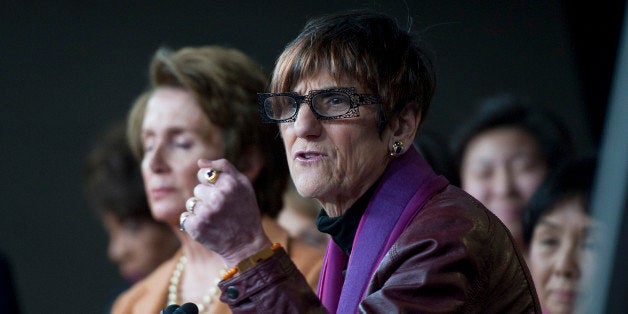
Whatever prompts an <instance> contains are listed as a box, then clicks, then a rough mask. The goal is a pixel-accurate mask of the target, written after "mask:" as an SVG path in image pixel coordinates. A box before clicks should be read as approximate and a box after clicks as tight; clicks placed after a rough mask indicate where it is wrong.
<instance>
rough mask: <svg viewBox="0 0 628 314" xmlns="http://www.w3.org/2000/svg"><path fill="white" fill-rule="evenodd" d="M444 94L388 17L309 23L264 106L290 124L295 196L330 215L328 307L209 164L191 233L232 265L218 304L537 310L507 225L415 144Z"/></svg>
mask: <svg viewBox="0 0 628 314" xmlns="http://www.w3.org/2000/svg"><path fill="white" fill-rule="evenodd" d="M434 88H435V79H434V74H433V71H432V65H431V63H430V61H429V60H428V58H427V57H426V56H425V54H424V52H423V51H422V50H421V49H420V48H419V46H418V45H417V43H416V41H415V40H414V39H413V38H412V36H411V35H410V34H409V33H408V32H407V31H405V30H403V29H401V28H400V27H399V26H398V25H397V24H396V23H395V21H394V20H393V19H391V18H389V17H388V16H385V15H381V14H376V13H369V12H350V13H347V14H336V15H327V16H323V17H319V18H316V19H314V20H312V21H310V22H309V23H308V24H307V25H306V26H305V29H304V30H303V31H302V33H301V34H300V35H299V36H298V37H297V38H296V39H295V40H294V41H293V42H291V43H290V44H289V45H288V46H287V48H286V49H285V50H284V52H283V53H282V54H281V56H280V57H279V59H278V61H277V65H276V67H275V70H274V73H273V77H272V82H271V86H270V89H271V93H262V94H259V95H258V101H259V105H260V114H261V116H262V119H263V120H265V121H269V122H275V123H278V124H279V129H280V136H281V138H282V139H283V142H284V146H285V153H286V156H287V160H288V166H289V169H290V174H291V176H292V179H293V181H294V183H295V186H296V188H297V190H298V191H299V193H300V194H301V195H303V196H306V197H311V198H316V199H317V200H318V201H319V202H320V203H321V204H322V205H323V209H322V210H321V212H320V214H319V216H318V219H317V226H318V229H319V230H321V231H322V232H326V233H329V234H330V235H331V240H330V243H329V246H328V250H327V254H326V257H325V261H324V266H323V270H322V271H321V281H320V282H319V286H318V297H317V296H316V295H315V294H314V293H313V292H312V291H309V289H308V286H307V284H306V282H305V280H304V278H303V276H302V275H301V274H299V272H298V271H297V270H296V268H295V266H294V264H293V263H292V262H291V261H290V259H289V257H288V256H287V255H286V253H285V252H284V250H283V249H282V248H280V247H279V246H278V245H272V246H271V244H272V243H271V241H270V240H269V239H268V237H267V236H266V235H265V234H264V232H263V230H262V229H261V227H260V226H259V214H258V210H257V209H256V204H255V202H254V199H253V198H252V197H250V190H251V188H250V185H249V184H247V182H246V180H244V177H243V175H242V174H240V173H239V172H238V171H236V170H235V168H234V167H233V166H232V165H231V164H229V163H228V162H227V161H225V160H213V161H212V160H200V161H199V167H200V170H199V172H198V179H199V181H200V184H199V185H197V186H196V188H195V191H194V192H195V193H194V195H195V197H196V199H197V200H199V202H198V203H197V206H196V209H195V211H194V213H193V214H184V216H183V226H184V228H185V230H186V231H187V232H188V233H189V234H190V235H191V236H192V238H194V239H196V240H197V241H199V242H201V243H203V244H204V245H205V246H206V247H208V248H210V249H212V250H214V251H216V252H218V253H219V254H221V255H222V257H223V259H224V260H225V263H226V264H227V266H228V267H230V270H229V271H228V272H227V274H226V275H225V276H224V277H223V280H222V281H221V282H220V283H219V287H220V289H221V291H222V296H221V300H223V301H224V302H226V303H228V304H229V306H230V307H231V309H232V310H233V311H234V312H236V313H237V312H260V313H309V312H316V313H318V312H326V311H329V312H332V313H355V312H358V311H359V312H368V313H416V312H424V313H425V312H439V313H443V312H450V313H451V312H457V313H460V312H464V313H467V312H482V313H512V312H540V308H539V304H538V299H537V297H536V292H535V290H534V286H533V285H532V282H531V279H530V274H529V272H528V269H527V266H526V265H525V262H524V259H523V257H522V256H521V255H520V254H519V253H518V251H517V250H516V249H515V245H514V243H513V241H512V238H511V237H510V234H509V233H508V230H507V229H506V227H505V226H504V225H503V224H502V223H501V222H500V221H499V219H497V217H495V215H493V214H491V213H490V212H489V211H488V210H487V209H486V208H485V207H484V206H482V205H481V204H480V203H479V202H477V201H476V200H474V199H473V198H472V197H471V196H469V195H468V194H466V193H465V192H463V191H462V190H460V189H458V188H456V187H454V186H452V185H450V184H449V183H448V181H447V180H446V179H445V178H444V177H442V176H438V175H436V174H435V173H434V172H433V171H432V169H431V168H430V167H429V165H428V164H427V163H426V162H425V160H424V159H423V158H422V157H421V156H420V155H419V153H418V152H417V151H416V150H415V149H414V147H413V146H412V142H413V139H414V136H415V134H416V132H417V129H418V127H419V126H420V124H421V122H422V121H424V120H425V117H426V115H427V109H428V107H429V104H430V101H431V98H432V95H433V92H434Z"/></svg>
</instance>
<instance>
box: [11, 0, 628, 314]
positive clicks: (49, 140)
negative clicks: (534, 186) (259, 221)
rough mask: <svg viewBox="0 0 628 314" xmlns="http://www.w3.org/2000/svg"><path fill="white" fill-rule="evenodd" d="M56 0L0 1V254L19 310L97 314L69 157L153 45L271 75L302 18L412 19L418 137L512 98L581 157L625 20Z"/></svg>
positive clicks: (132, 85) (505, 11) (605, 13)
mask: <svg viewBox="0 0 628 314" xmlns="http://www.w3.org/2000/svg"><path fill="white" fill-rule="evenodd" d="M55 2H56V3H53V2H52V1H51V2H50V3H48V2H44V3H35V2H33V1H17V0H15V1H6V0H5V1H3V2H0V79H1V81H0V109H1V111H0V113H1V114H0V140H1V142H0V143H1V145H2V146H1V148H0V156H1V159H0V161H1V168H0V170H1V172H0V189H1V192H0V193H1V194H0V197H1V200H2V208H1V209H0V210H1V211H2V212H1V219H0V249H1V250H2V251H3V252H4V253H5V255H7V257H8V259H9V261H10V262H11V264H12V266H13V275H14V279H15V281H16V285H17V287H16V288H17V290H18V291H17V292H18V295H19V300H20V303H21V306H22V309H23V310H24V311H25V313H65V312H75V313H101V312H102V311H103V310H102V309H103V308H104V307H105V305H106V303H107V302H108V301H109V299H110V298H111V297H112V295H113V294H114V293H115V292H116V291H117V290H116V289H117V287H119V286H120V285H121V284H122V282H121V279H120V278H119V277H118V275H117V272H116V269H115V268H114V267H113V266H112V265H110V264H109V263H108V261H107V258H106V253H105V249H106V236H105V233H104V231H103V229H102V227H101V225H100V222H99V221H98V220H97V219H96V218H95V217H94V216H93V215H92V214H91V212H89V210H88V209H87V208H86V205H85V201H84V199H83V197H82V194H81V193H82V191H81V177H80V171H81V163H82V160H83V158H84V156H85V153H86V152H87V150H88V149H89V147H90V145H91V143H92V141H93V140H94V138H95V136H96V135H97V134H98V133H99V132H101V131H102V130H103V129H104V128H105V127H106V126H108V125H109V123H110V122H111V121H113V120H115V119H120V118H123V117H124V116H125V114H126V111H127V109H128V107H129V105H130V104H131V102H132V101H133V99H134V97H135V96H137V95H138V94H139V93H140V92H141V91H142V90H143V88H144V87H145V86H146V77H147V64H148V61H149V59H150V57H151V55H152V53H153V52H154V51H155V50H156V49H157V48H158V47H160V46H168V47H171V48H175V49H177V48H180V47H182V46H186V45H206V44H219V45H226V46H231V47H235V48H239V49H241V50H243V51H244V52H245V53H247V54H249V55H250V56H251V57H253V58H254V59H255V60H257V61H259V62H260V63H261V64H262V65H263V66H264V67H266V69H268V70H270V69H272V67H273V64H274V59H275V57H276V56H277V55H278V54H279V52H280V51H281V50H282V48H283V46H284V45H285V44H286V43H287V42H288V41H289V40H291V39H292V38H294V36H295V35H296V34H297V33H298V32H299V30H300V29H301V27H302V26H303V24H304V22H305V20H306V18H308V17H311V16H314V15H318V14H321V13H328V12H333V11H339V10H345V9H354V8H365V7H369V8H375V9H377V10H379V11H383V12H387V13H389V14H391V15H393V16H395V17H397V18H398V19H399V20H400V22H401V24H402V25H405V24H406V23H405V22H406V20H407V18H408V17H409V16H410V17H412V18H413V19H414V23H413V29H414V30H416V31H420V32H422V33H423V34H424V35H423V36H424V38H425V40H426V41H427V42H428V43H429V44H430V47H431V50H432V54H433V55H434V57H435V63H436V64H437V66H438V76H439V83H438V89H437V92H436V96H435V99H434V102H433V104H432V108H431V112H430V114H429V116H428V119H427V122H426V124H425V129H427V130H429V131H432V132H436V133H439V134H441V135H443V136H447V135H448V134H449V133H450V132H452V130H454V129H455V127H456V126H457V125H458V124H459V123H460V122H461V121H463V119H464V118H465V117H466V116H468V115H469V113H470V112H471V111H472V110H473V107H474V104H475V103H476V101H477V100H478V99H479V98H481V97H484V96H488V95H490V94H493V93H497V92H504V91H510V92H515V93H518V94H520V95H523V96H525V97H528V98H530V99H532V100H533V101H535V102H537V103H538V104H539V105H541V106H544V107H547V108H549V109H550V110H552V111H554V112H556V113H557V114H558V115H559V116H560V117H561V118H562V119H563V120H564V121H565V122H566V123H567V125H568V127H569V128H570V131H571V132H572V134H573V135H574V137H575V140H576V144H577V148H578V150H579V152H580V153H592V152H594V151H595V150H596V148H597V146H598V143H599V139H600V134H601V130H602V127H603V123H604V113H605V108H606V102H607V97H608V89H609V84H610V82H611V77H612V70H613V66H614V60H615V50H616V46H617V38H618V34H619V26H620V25H621V24H620V21H621V17H622V16H623V12H624V11H623V7H624V1H606V2H604V1H598V2H595V4H596V5H598V6H596V7H593V6H592V4H591V3H590V2H586V6H585V4H584V3H583V4H578V3H581V2H582V1H564V2H563V1H556V0H554V1H545V0H531V1H437V0H428V1H407V2H402V1H355V0H354V1H307V2H300V1H224V3H223V2H222V1H221V2H218V1H179V2H164V1H150V2H145V3H143V4H138V3H141V1H140V2H135V4H131V3H127V2H126V1H120V2H118V1H114V2H113V3H109V2H104V1H103V2H101V1H55ZM602 3H604V4H602ZM278 154H279V152H278ZM70 309H71V310H70ZM0 312H2V310H1V309H0Z"/></svg>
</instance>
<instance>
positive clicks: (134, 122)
mask: <svg viewBox="0 0 628 314" xmlns="http://www.w3.org/2000/svg"><path fill="white" fill-rule="evenodd" d="M267 77H268V76H267V75H266V74H265V73H264V71H263V70H262V67H261V66H260V65H259V64H258V63H256V62H255V61H253V60H252V59H251V58H249V57H247V56H246V55H245V54H244V53H242V52H241V51H239V50H237V49H233V48H225V47H219V46H205V47H186V48H182V49H180V50H178V51H170V50H168V49H165V48H161V49H159V50H157V52H156V53H155V55H154V57H153V59H152V61H151V65H150V81H151V88H152V89H153V90H154V89H155V88H158V87H163V86H170V87H180V88H183V89H185V90H186V91H189V92H190V93H192V95H194V97H195V98H196V100H197V101H198V103H199V105H200V106H201V109H202V111H203V112H204V113H205V115H206V116H207V118H208V119H209V120H210V121H211V122H212V123H213V124H215V125H217V126H218V127H219V128H220V130H221V136H222V139H223V141H224V143H225V156H224V158H226V159H227V160H229V161H230V162H231V163H233V164H234V165H235V166H236V167H237V168H238V169H240V170H242V169H243V167H245V166H246V165H245V164H244V158H243V156H244V154H246V153H247V152H248V149H250V148H251V147H257V148H258V149H259V150H260V151H261V152H262V154H263V157H264V166H263V168H262V171H261V172H260V174H259V176H258V177H257V179H256V180H255V182H253V186H254V188H255V192H256V194H257V201H258V204H259V206H260V209H261V211H262V213H264V214H266V215H268V216H270V217H276V216H277V214H278V213H279V210H280V209H281V208H282V206H283V201H282V195H281V194H282V193H281V192H282V191H283V190H284V188H285V185H286V179H287V176H288V168H287V165H286V160H285V157H284V156H283V148H282V143H281V141H280V140H279V138H278V130H277V126H276V125H270V124H262V123H261V120H260V118H259V115H258V111H257V99H256V93H257V92H259V91H261V90H264V89H265V88H266V86H267V84H268V78H267ZM145 108H146V102H144V103H138V104H137V105H136V106H134V107H133V108H132V109H131V112H130V114H129V131H128V135H129V142H130V143H131V145H132V147H133V150H134V152H135V154H136V155H137V156H138V157H140V158H141V157H142V156H143V151H142V146H141V126H142V121H143V119H144V111H145ZM277 154H281V155H282V156H281V157H278V156H277Z"/></svg>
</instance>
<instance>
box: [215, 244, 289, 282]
mask: <svg viewBox="0 0 628 314" xmlns="http://www.w3.org/2000/svg"><path fill="white" fill-rule="evenodd" d="M280 247H281V244H279V243H275V244H273V245H272V246H271V247H269V248H266V249H263V250H261V251H259V252H257V253H255V254H253V255H251V256H249V257H247V258H245V259H244V260H242V261H241V262H240V263H238V265H237V266H235V267H232V268H231V269H229V271H227V273H225V274H224V275H223V276H222V280H227V279H231V278H233V276H235V274H237V273H243V272H245V271H246V270H248V269H250V268H251V267H253V266H255V265H256V264H257V263H259V262H260V261H262V260H265V259H267V258H269V257H271V256H272V255H273V254H275V251H277V250H278V249H279V248H280Z"/></svg>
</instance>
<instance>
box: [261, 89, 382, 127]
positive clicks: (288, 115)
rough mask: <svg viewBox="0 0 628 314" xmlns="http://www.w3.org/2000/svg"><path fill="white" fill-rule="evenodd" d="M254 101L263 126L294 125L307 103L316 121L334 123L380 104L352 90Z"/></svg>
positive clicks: (263, 97) (274, 95) (264, 97)
mask: <svg viewBox="0 0 628 314" xmlns="http://www.w3.org/2000/svg"><path fill="white" fill-rule="evenodd" d="M257 101H258V104H259V112H260V116H261V118H262V121H263V122H270V123H273V122H274V123H281V122H294V121H295V120H296V118H297V112H298V111H299V107H300V106H301V104H302V103H307V104H308V105H309V106H310V108H311V109H312V112H314V115H315V116H316V119H318V120H334V119H342V118H353V117H357V116H359V115H360V113H359V110H358V107H359V106H361V105H371V104H379V103H381V99H380V98H379V97H378V96H376V95H372V94H358V93H357V92H356V89H355V87H338V88H329V89H320V90H312V91H310V92H308V93H307V95H305V96H301V95H299V94H297V93H295V92H287V93H258V94H257Z"/></svg>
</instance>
